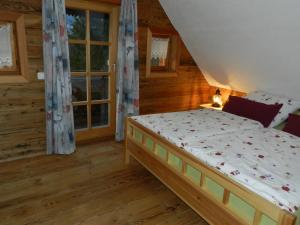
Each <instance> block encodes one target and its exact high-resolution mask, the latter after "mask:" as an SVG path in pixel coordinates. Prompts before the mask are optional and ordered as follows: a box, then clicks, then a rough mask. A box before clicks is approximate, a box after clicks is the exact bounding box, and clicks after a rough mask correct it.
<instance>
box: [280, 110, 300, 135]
mask: <svg viewBox="0 0 300 225" xmlns="http://www.w3.org/2000/svg"><path fill="white" fill-rule="evenodd" d="M283 131H285V132H287V133H290V134H293V135H295V136H298V137H300V115H294V114H290V116H289V119H288V122H287V124H286V126H285V127H284V129H283Z"/></svg>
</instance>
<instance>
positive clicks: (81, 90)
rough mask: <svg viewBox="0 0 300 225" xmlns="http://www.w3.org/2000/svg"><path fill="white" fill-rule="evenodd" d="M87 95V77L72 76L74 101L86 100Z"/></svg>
mask: <svg viewBox="0 0 300 225" xmlns="http://www.w3.org/2000/svg"><path fill="white" fill-rule="evenodd" d="M86 97H87V95H86V77H85V76H72V101H73V102H80V101H86V100H87V98H86Z"/></svg>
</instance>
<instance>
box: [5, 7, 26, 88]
mask: <svg viewBox="0 0 300 225" xmlns="http://www.w3.org/2000/svg"><path fill="white" fill-rule="evenodd" d="M0 13H1V15H3V16H2V18H3V19H0V83H18V82H26V81H27V75H28V74H27V51H26V36H25V25H24V18H23V15H22V14H18V13H12V12H1V11H0Z"/></svg>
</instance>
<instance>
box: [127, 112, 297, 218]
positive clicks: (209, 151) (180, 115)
mask: <svg viewBox="0 0 300 225" xmlns="http://www.w3.org/2000/svg"><path fill="white" fill-rule="evenodd" d="M133 119H134V120H135V121H137V122H139V123H140V124H142V125H143V126H145V127H147V128H149V129H151V130H152V131H154V132H156V133H158V134H160V135H161V136H162V137H164V138H166V139H168V140H169V141H170V142H172V143H174V144H175V145H177V146H178V147H181V148H182V149H183V150H185V151H187V152H189V153H191V154H192V155H194V156H195V157H197V158H198V159H199V160H200V161H202V162H204V163H206V164H207V165H209V166H211V167H214V168H216V169H217V170H219V171H220V172H221V173H223V174H225V175H226V176H228V177H230V178H232V179H233V180H235V181H236V182H238V183H240V184H242V185H243V186H245V187H247V188H248V189H250V190H252V191H253V192H255V193H257V194H259V195H260V196H262V197H264V198H265V199H267V200H269V201H271V202H273V203H274V204H276V205H278V206H279V207H281V208H282V209H285V210H288V211H290V212H291V213H295V212H296V211H297V210H298V208H299V207H300V138H298V137H296V136H293V135H290V134H288V133H285V132H283V131H279V130H275V129H266V128H263V127H262V126H261V125H260V124H259V123H257V122H255V121H251V120H247V119H244V118H242V117H238V116H235V115H231V114H228V113H225V112H222V111H215V110H210V109H204V110H193V111H188V112H176V113H165V114H156V115H146V116H138V117H133Z"/></svg>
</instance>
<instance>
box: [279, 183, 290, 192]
mask: <svg viewBox="0 0 300 225" xmlns="http://www.w3.org/2000/svg"><path fill="white" fill-rule="evenodd" d="M288 186H289V185H288V184H287V185H284V186H282V187H281V189H282V190H284V191H286V192H290V188H289V187H288Z"/></svg>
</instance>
